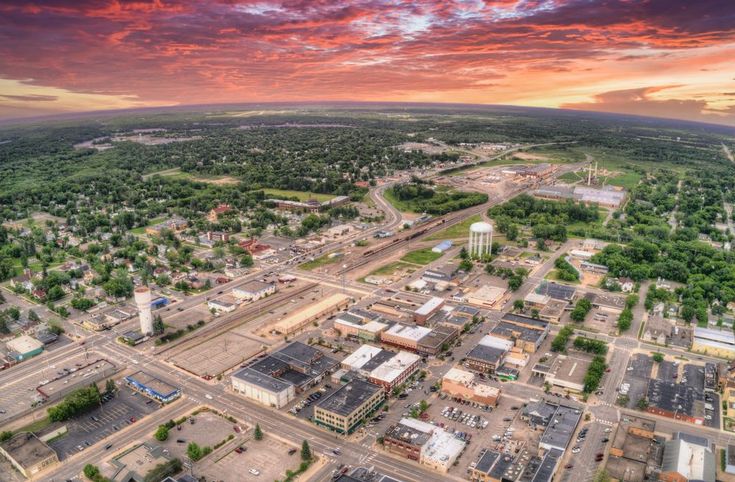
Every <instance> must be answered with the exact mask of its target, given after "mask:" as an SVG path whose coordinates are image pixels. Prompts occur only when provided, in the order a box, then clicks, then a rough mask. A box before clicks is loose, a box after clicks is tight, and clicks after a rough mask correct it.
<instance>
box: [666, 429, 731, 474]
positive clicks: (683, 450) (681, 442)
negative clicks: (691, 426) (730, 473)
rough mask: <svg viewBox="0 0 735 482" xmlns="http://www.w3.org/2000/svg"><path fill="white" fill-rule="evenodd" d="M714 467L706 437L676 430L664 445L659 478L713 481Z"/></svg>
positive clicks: (710, 447) (712, 455)
mask: <svg viewBox="0 0 735 482" xmlns="http://www.w3.org/2000/svg"><path fill="white" fill-rule="evenodd" d="M716 467H717V465H716V461H715V455H714V453H713V450H712V443H711V442H710V441H709V440H708V439H706V438H704V437H699V436H696V435H690V434H687V433H682V432H677V433H675V434H674V438H673V440H669V441H668V442H666V444H665V446H664V458H663V464H662V466H661V474H660V475H659V480H662V481H667V482H679V481H682V480H696V481H700V482H715V476H716V474H715V471H716Z"/></svg>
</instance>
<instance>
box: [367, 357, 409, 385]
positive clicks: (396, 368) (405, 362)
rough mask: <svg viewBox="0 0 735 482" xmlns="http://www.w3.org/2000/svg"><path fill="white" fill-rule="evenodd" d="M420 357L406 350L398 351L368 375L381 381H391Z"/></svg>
mask: <svg viewBox="0 0 735 482" xmlns="http://www.w3.org/2000/svg"><path fill="white" fill-rule="evenodd" d="M420 359H421V357H420V356H418V355H415V354H413V353H409V352H407V351H401V352H398V353H397V354H396V355H395V356H393V357H391V358H390V359H389V360H387V361H386V362H384V363H382V364H381V365H380V366H378V367H377V368H375V369H374V370H373V371H372V372H370V377H371V378H374V379H376V380H380V381H382V382H388V383H391V382H393V381H394V380H395V379H396V378H398V377H399V376H401V374H403V373H404V372H405V371H406V370H407V369H408V368H410V367H411V366H416V363H417V362H418V361H419V360H420Z"/></svg>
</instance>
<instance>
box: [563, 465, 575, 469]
mask: <svg viewBox="0 0 735 482" xmlns="http://www.w3.org/2000/svg"><path fill="white" fill-rule="evenodd" d="M564 468H565V469H573V468H574V465H572V464H567V465H565V466H564Z"/></svg>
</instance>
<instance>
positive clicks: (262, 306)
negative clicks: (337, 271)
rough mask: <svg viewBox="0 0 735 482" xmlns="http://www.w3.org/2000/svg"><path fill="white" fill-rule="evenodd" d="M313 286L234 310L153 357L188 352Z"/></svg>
mask: <svg viewBox="0 0 735 482" xmlns="http://www.w3.org/2000/svg"><path fill="white" fill-rule="evenodd" d="M315 286H318V284H317V283H309V284H307V285H305V286H303V287H301V288H299V289H298V290H296V291H286V292H280V293H277V294H275V295H273V296H269V297H267V298H265V299H263V300H260V301H257V302H255V303H254V304H252V305H249V306H248V307H247V308H245V310H243V311H237V310H236V311H234V312H233V313H230V314H228V315H226V317H224V318H221V319H220V320H219V323H217V324H214V322H213V323H210V324H209V325H205V326H204V327H203V328H201V329H199V330H195V331H193V332H192V333H190V334H189V335H188V336H186V337H185V338H183V339H182V340H180V341H179V342H178V343H175V342H174V343H171V344H167V345H164V346H162V347H160V349H159V350H157V351H156V352H155V355H160V354H162V353H165V352H167V351H170V350H172V349H174V348H178V349H180V350H179V351H183V350H188V349H189V348H192V347H193V346H194V345H199V344H201V343H205V342H207V341H209V340H211V339H212V338H215V337H217V336H219V335H221V334H222V333H224V332H226V331H229V330H231V329H233V328H237V327H238V326H240V325H242V324H244V323H247V322H249V321H252V319H253V318H255V317H257V316H258V315H260V314H262V313H264V312H267V311H268V310H269V309H270V308H272V307H273V306H277V305H280V304H282V303H283V302H284V301H288V300H289V299H291V298H293V297H295V296H300V295H302V294H304V293H306V292H307V291H309V290H312V289H314V287H315Z"/></svg>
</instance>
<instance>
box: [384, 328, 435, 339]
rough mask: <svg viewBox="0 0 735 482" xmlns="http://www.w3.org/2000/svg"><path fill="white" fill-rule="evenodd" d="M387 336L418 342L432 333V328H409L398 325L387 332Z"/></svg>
mask: <svg viewBox="0 0 735 482" xmlns="http://www.w3.org/2000/svg"><path fill="white" fill-rule="evenodd" d="M385 333H386V334H387V335H393V336H398V337H401V338H406V339H408V340H413V341H416V342H418V341H419V340H420V339H421V338H423V337H425V336H426V335H428V334H429V333H431V328H426V327H425V326H408V325H401V324H398V323H396V324H395V325H393V326H391V327H390V328H389V329H388V330H387V331H386V332H385Z"/></svg>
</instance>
